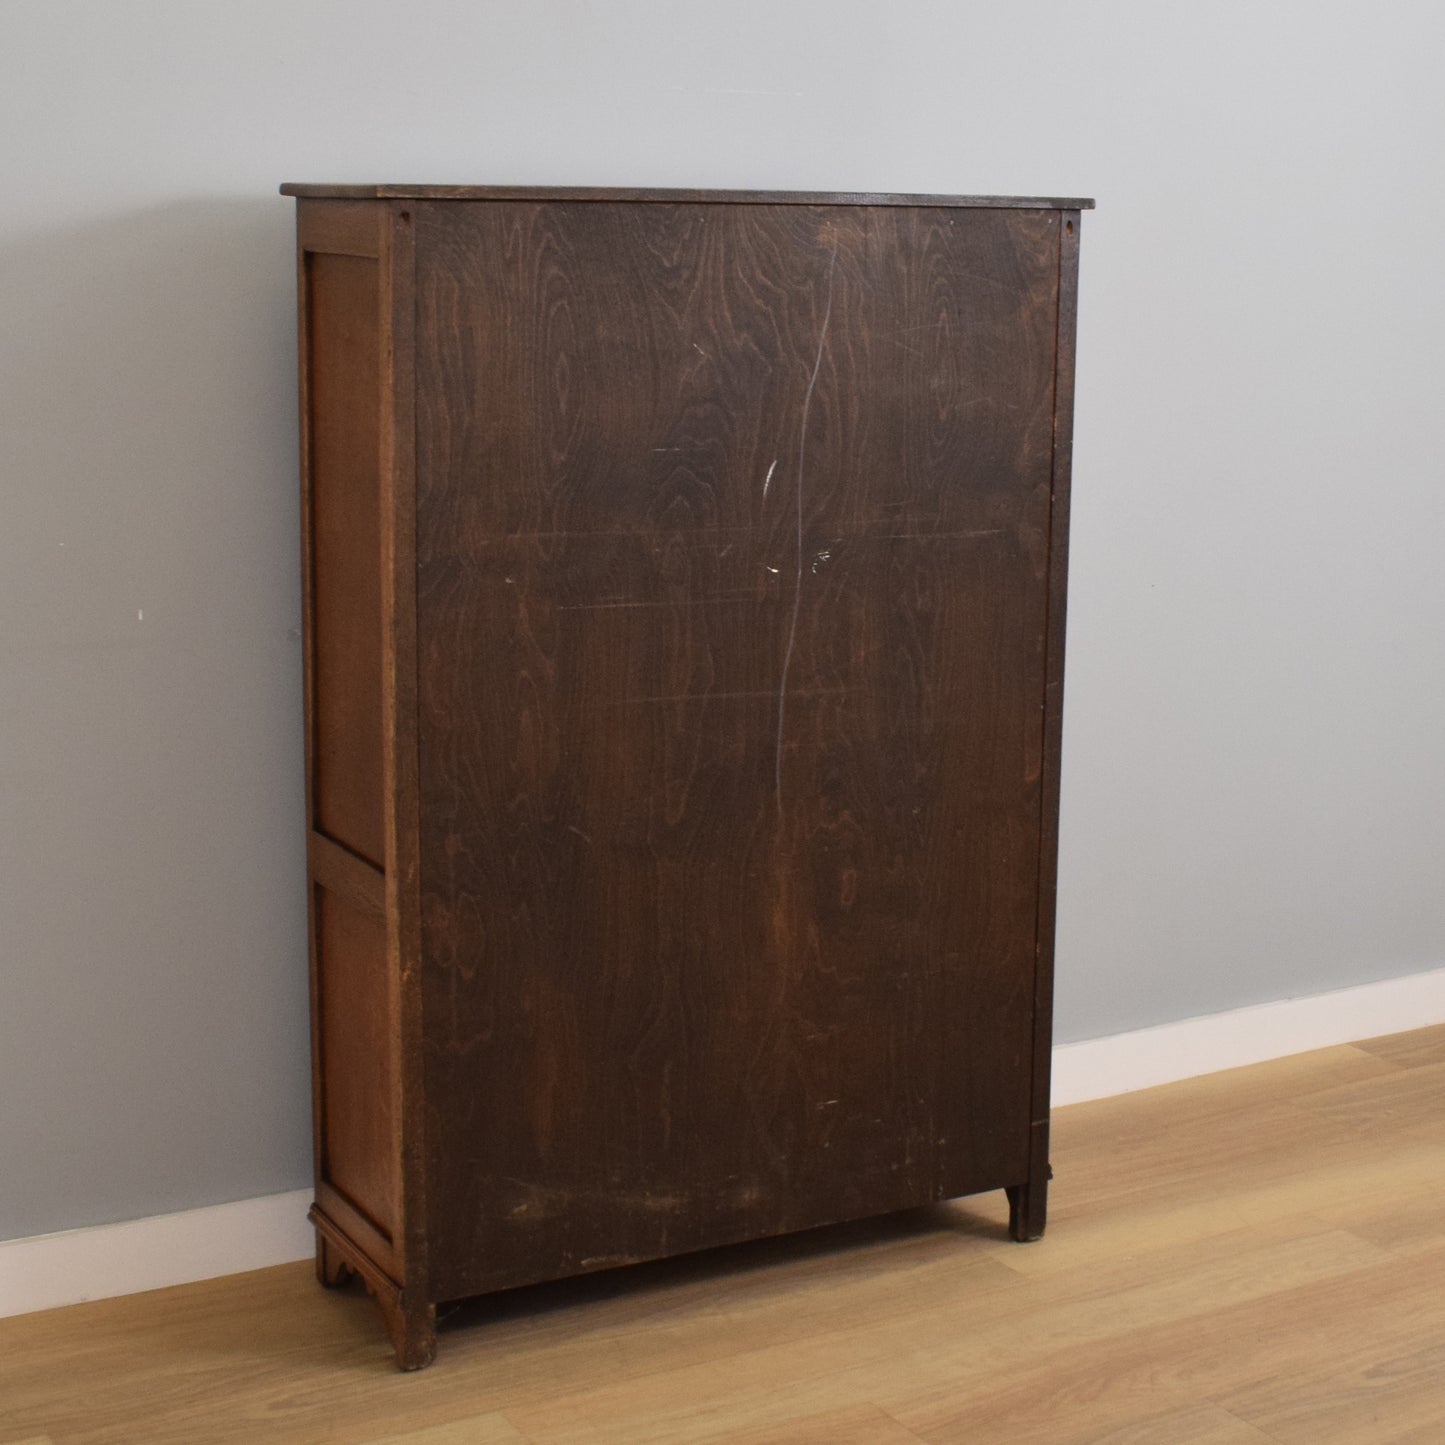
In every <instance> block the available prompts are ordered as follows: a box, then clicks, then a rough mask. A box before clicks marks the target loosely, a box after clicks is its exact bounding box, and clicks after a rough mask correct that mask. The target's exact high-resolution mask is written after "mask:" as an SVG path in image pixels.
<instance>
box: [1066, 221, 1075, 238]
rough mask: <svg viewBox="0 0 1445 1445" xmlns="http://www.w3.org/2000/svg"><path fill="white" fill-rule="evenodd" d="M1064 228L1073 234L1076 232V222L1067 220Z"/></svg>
mask: <svg viewBox="0 0 1445 1445" xmlns="http://www.w3.org/2000/svg"><path fill="white" fill-rule="evenodd" d="M1064 230H1066V231H1067V232H1068V233H1069V235H1071V236H1072V235H1073V234H1074V223H1073V222H1072V221H1065V222H1064Z"/></svg>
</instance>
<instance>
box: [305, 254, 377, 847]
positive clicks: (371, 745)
mask: <svg viewBox="0 0 1445 1445" xmlns="http://www.w3.org/2000/svg"><path fill="white" fill-rule="evenodd" d="M307 270H308V275H307V279H306V288H307V291H306V294H307V297H308V301H309V317H308V351H309V357H308V366H307V374H308V396H309V410H310V416H309V427H308V431H309V436H310V457H309V468H310V480H311V486H310V510H311V516H310V539H311V556H310V572H309V580H310V586H311V595H310V612H311V627H312V631H313V636H312V645H311V657H312V664H313V667H314V669H315V675H314V678H313V680H312V688H311V701H312V721H311V726H312V730H313V733H314V741H313V745H312V753H311V757H312V770H311V790H312V796H313V800H314V803H313V817H314V827H315V828H316V829H318V830H319V831H320V832H322V833H325V834H327V835H328V836H329V837H331V838H333V839H334V840H335V841H336V842H338V843H341V844H343V845H345V846H346V847H347V848H349V849H351V851H352V852H354V853H356V854H358V855H359V856H360V857H362V858H364V859H366V860H367V862H369V863H371V864H373V865H374V866H375V867H377V868H381V867H383V866H384V865H385V861H386V847H385V830H384V822H383V807H382V794H383V776H382V605H381V578H382V565H381V511H380V508H381V478H380V452H379V428H380V407H381V378H380V358H381V342H380V312H379V308H380V298H381V291H380V282H379V278H378V267H377V263H376V262H375V261H373V260H369V259H367V258H365V257H360V256H340V255H325V254H316V255H312V256H310V258H309V263H308V266H307Z"/></svg>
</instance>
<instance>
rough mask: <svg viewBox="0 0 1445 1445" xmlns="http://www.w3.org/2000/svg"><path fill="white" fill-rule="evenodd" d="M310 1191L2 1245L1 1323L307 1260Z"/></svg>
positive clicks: (299, 1190)
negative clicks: (10, 1318) (59, 1308)
mask: <svg viewBox="0 0 1445 1445" xmlns="http://www.w3.org/2000/svg"><path fill="white" fill-rule="evenodd" d="M310 1207H311V1191H310V1190H309V1189H297V1190H293V1191H292V1192H291V1193H289V1194H268V1195H265V1196H263V1197H261V1198H259V1199H242V1200H238V1201H237V1202H236V1203H234V1204H212V1205H208V1206H207V1207H206V1208H204V1209H187V1210H185V1211H184V1212H182V1213H180V1214H156V1215H152V1216H151V1217H150V1218H149V1219H132V1220H128V1221H126V1222H125V1223H124V1224H99V1225H96V1226H94V1227H93V1228H90V1229H67V1230H65V1231H63V1232H62V1233H60V1234H37V1235H34V1236H33V1237H31V1238H29V1239H10V1240H4V1241H0V1319H3V1318H4V1317H6V1316H8V1315H25V1314H30V1313H31V1312H32V1311H34V1310H48V1309H55V1308H56V1307H57V1306H59V1305H71V1304H80V1303H81V1302H82V1301H84V1300H97V1299H110V1298H112V1297H113V1296H115V1295H122V1294H138V1293H139V1292H140V1291H141V1290H147V1289H164V1288H165V1287H166V1286H167V1285H173V1284H191V1283H193V1282H194V1281H195V1280H199V1279H215V1278H216V1277H217V1276H218V1275H223V1274H240V1273H241V1272H242V1271H243V1270H248V1269H263V1268H265V1267H266V1266H267V1265H271V1264H285V1263H286V1262H287V1261H289V1260H293V1259H307V1258H309V1257H310V1255H311V1253H312V1250H313V1248H314V1245H313V1238H314V1236H313V1235H312V1231H311V1226H310V1225H309V1224H308V1223H307V1222H306V1211H307V1209H309V1208H310Z"/></svg>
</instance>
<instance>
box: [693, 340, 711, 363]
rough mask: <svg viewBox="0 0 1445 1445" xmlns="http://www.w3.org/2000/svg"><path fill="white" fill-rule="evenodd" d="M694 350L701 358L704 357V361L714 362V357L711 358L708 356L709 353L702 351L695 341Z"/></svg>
mask: <svg viewBox="0 0 1445 1445" xmlns="http://www.w3.org/2000/svg"><path fill="white" fill-rule="evenodd" d="M692 349H693V350H694V351H695V352H697V354H698V355H699V356H700V357H702V359H703V360H704V361H711V360H712V357H710V356H709V355H708V354H707V352H705V351H704V350H703V349H702V347H700V346H699V345H698V344H697V342H695V341H694V342H693V343H692Z"/></svg>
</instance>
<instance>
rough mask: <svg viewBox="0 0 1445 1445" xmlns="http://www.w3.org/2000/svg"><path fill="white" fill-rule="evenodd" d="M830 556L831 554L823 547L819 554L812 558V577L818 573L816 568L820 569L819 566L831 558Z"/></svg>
mask: <svg viewBox="0 0 1445 1445" xmlns="http://www.w3.org/2000/svg"><path fill="white" fill-rule="evenodd" d="M832 555H833V554H832V553H831V552H830V551H829V550H828V549H827V548H826V547H824V548H823V550H822V551H821V552H819V553H818V555H817V556H816V557H814V558H813V575H814V576H816V575H817V573H818V568H819V567H821V566H822V565H823V563H824V562H826V561H827V560H828V558H829V557H831V556H832Z"/></svg>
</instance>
